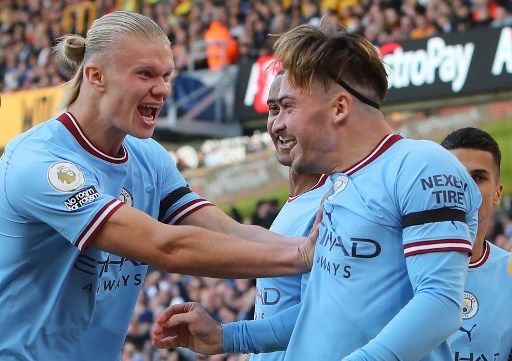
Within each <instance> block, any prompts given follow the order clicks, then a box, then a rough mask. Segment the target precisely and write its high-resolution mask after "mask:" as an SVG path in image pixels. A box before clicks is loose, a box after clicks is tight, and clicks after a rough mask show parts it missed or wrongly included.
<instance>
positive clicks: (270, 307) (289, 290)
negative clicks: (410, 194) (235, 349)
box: [250, 175, 332, 361]
mask: <svg viewBox="0 0 512 361" xmlns="http://www.w3.org/2000/svg"><path fill="white" fill-rule="evenodd" d="M331 186H332V184H331V183H330V181H329V177H327V176H326V175H323V176H321V177H320V179H319V181H318V183H317V184H316V185H315V186H314V187H312V188H311V190H309V191H308V192H305V193H303V194H301V195H299V196H297V197H290V198H288V201H287V202H286V203H285V204H284V206H283V208H281V211H280V212H279V214H278V215H277V217H276V219H275V220H274V222H273V223H272V227H271V228H270V229H271V230H272V231H274V232H276V233H279V234H282V235H286V236H307V235H308V234H309V231H310V230H311V227H312V225H313V223H314V220H315V217H316V213H317V211H318V208H319V206H320V200H321V199H322V196H323V195H324V194H325V193H326V192H327V191H328V190H329V189H330V187H331ZM301 279H302V275H294V276H284V277H271V278H258V279H257V280H256V288H257V295H256V302H255V307H254V318H255V319H262V318H268V317H272V316H273V315H275V314H277V313H279V312H280V311H282V310H285V309H287V308H288V307H290V306H293V305H295V304H297V303H299V302H300V293H301ZM283 358H284V352H283V351H276V352H270V353H260V354H252V355H251V357H250V360H251V361H281V360H283Z"/></svg>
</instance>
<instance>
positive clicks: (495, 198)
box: [492, 184, 503, 207]
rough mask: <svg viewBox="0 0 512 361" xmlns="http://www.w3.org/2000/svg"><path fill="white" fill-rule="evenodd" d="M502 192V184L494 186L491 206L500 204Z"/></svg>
mask: <svg viewBox="0 0 512 361" xmlns="http://www.w3.org/2000/svg"><path fill="white" fill-rule="evenodd" d="M502 192H503V184H499V185H497V186H496V189H495V190H494V196H493V198H492V204H493V205H494V206H495V207H496V206H498V205H499V204H500V203H501V193H502Z"/></svg>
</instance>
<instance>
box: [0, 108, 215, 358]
mask: <svg viewBox="0 0 512 361" xmlns="http://www.w3.org/2000/svg"><path fill="white" fill-rule="evenodd" d="M0 189H1V190H2V191H1V192H0V290H1V291H0V359H1V360H17V361H19V360H38V361H39V360H52V361H58V360H63V361H70V360H73V361H80V360H84V361H85V360H98V361H102V360H105V361H112V360H117V359H119V357H120V350H121V347H122V344H123V341H124V337H125V333H126V330H127V327H128V324H129V321H130V318H131V315H132V313H133V307H134V305H135V302H136V299H137V295H138V294H139V291H140V288H141V286H142V283H143V281H144V277H145V275H146V270H147V265H146V264H145V263H143V262H140V261H138V260H130V259H126V258H124V257H119V256H117V255H113V254H109V253H107V252H103V251H101V250H99V249H96V248H94V247H90V248H89V247H88V244H89V241H90V240H91V239H93V238H94V235H95V233H96V232H98V231H99V230H100V229H101V227H102V225H103V224H105V222H106V221H107V220H108V218H109V217H110V216H111V215H112V214H113V213H114V212H115V211H116V209H118V208H119V207H120V206H122V205H123V204H125V205H124V206H132V207H135V208H137V209H139V210H141V211H143V212H145V213H147V214H149V215H150V216H152V217H153V218H155V219H159V220H161V221H163V222H167V223H176V222H179V221H180V220H181V219H182V218H183V217H185V216H186V215H187V214H190V213H191V212H194V211H195V210H197V209H199V208H201V207H203V206H206V205H209V204H210V203H209V202H207V201H206V200H204V199H202V198H201V197H199V196H198V195H196V194H194V193H193V192H191V191H190V190H189V188H188V186H187V183H186V181H185V180H184V179H183V177H182V176H181V175H180V173H179V172H178V170H177V168H176V165H175V164H174V162H173V161H172V159H171V158H170V156H169V154H168V153H167V152H166V151H165V149H164V148H163V147H161V146H160V145H159V144H158V143H156V142H155V141H153V140H151V139H147V140H140V139H136V138H134V137H131V136H127V137H126V139H125V141H124V142H123V147H122V151H121V154H119V156H118V157H112V156H109V155H107V154H104V153H102V152H100V151H99V150H98V149H97V148H96V147H94V145H93V144H92V143H91V142H90V141H89V140H88V139H87V138H86V137H85V135H84V134H83V132H82V130H81V129H80V126H79V124H78V122H77V121H76V120H75V119H74V118H73V116H72V115H71V114H70V113H64V114H62V115H61V116H60V117H59V118H58V119H52V120H49V121H47V122H45V123H43V124H41V125H39V126H36V127H34V128H32V129H31V130H29V131H27V132H25V133H23V134H21V135H20V136H18V137H16V138H15V139H14V140H13V141H11V142H10V143H9V144H8V146H7V147H6V150H5V154H4V155H3V157H2V159H1V161H0ZM140 241H141V242H144V241H145V240H144V239H141V240H140Z"/></svg>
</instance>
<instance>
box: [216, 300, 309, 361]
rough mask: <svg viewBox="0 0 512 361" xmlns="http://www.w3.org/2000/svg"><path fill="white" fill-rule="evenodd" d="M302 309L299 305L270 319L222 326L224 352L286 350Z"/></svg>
mask: <svg viewBox="0 0 512 361" xmlns="http://www.w3.org/2000/svg"><path fill="white" fill-rule="evenodd" d="M300 307H301V304H300V303H299V304H296V305H294V306H291V307H289V308H287V309H286V310H283V311H281V312H279V313H278V314H276V315H274V316H272V317H270V318H266V319H259V320H251V321H238V322H232V323H228V324H224V325H222V333H223V349H224V352H226V353H234V352H242V353H247V352H251V353H261V352H273V351H282V350H285V349H286V347H287V346H288V342H289V341H290V337H291V335H292V331H293V327H294V326H295V321H296V320H297V317H298V315H299V311H300Z"/></svg>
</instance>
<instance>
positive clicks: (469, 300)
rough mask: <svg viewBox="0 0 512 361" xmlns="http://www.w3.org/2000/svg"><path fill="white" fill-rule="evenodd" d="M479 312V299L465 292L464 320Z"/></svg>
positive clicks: (463, 304) (463, 303)
mask: <svg viewBox="0 0 512 361" xmlns="http://www.w3.org/2000/svg"><path fill="white" fill-rule="evenodd" d="M477 312H478V299H477V298H476V297H475V295H473V294H472V293H470V292H466V291H464V300H463V301H462V318H463V319H465V320H466V319H468V318H471V317H473V316H474V315H476V313H477Z"/></svg>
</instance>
